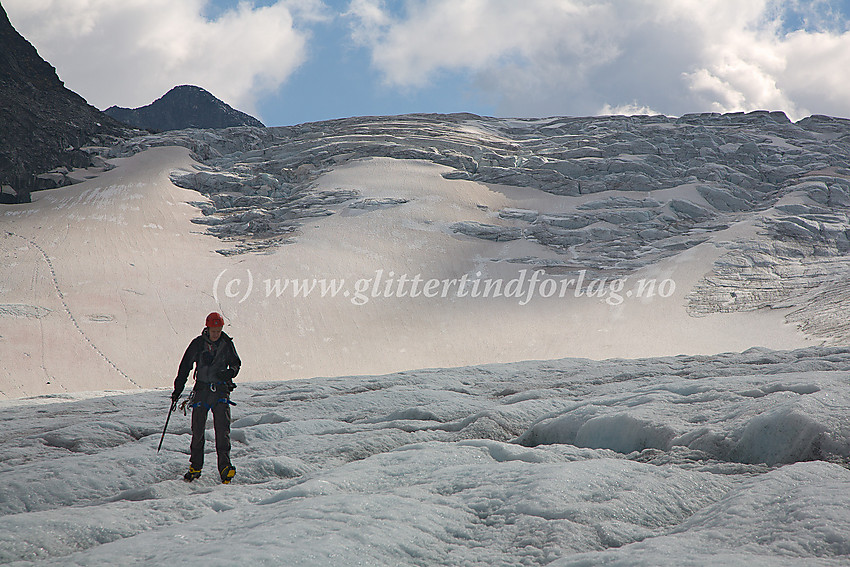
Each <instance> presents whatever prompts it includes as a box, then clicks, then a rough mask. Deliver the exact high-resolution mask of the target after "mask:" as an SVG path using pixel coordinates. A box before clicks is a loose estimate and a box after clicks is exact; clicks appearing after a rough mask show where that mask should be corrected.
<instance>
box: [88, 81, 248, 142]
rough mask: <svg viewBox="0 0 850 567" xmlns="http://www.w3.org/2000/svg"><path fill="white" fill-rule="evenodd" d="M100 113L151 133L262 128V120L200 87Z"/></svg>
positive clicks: (182, 88)
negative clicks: (196, 129)
mask: <svg viewBox="0 0 850 567" xmlns="http://www.w3.org/2000/svg"><path fill="white" fill-rule="evenodd" d="M104 112H106V114H108V115H110V116H111V117H113V118H115V119H116V120H118V121H120V122H123V123H124V124H129V125H130V126H133V127H136V128H143V129H145V130H150V131H153V132H165V131H169V130H183V129H185V128H229V127H231V126H254V127H258V128H262V127H263V123H262V122H260V121H259V120H257V119H256V118H254V117H253V116H251V115H249V114H245V113H244V112H240V111H238V110H236V109H234V108H232V107H230V106H229V105H228V104H226V103H224V102H222V101H221V100H219V99H217V98H216V97H215V96H213V95H212V94H211V93H209V92H208V91H206V90H204V89H202V88H201V87H196V86H192V85H181V86H179V87H174V88H173V89H171V90H170V91H168V92H167V93H165V95H163V96H162V97H161V98H159V99H157V100H155V101H154V102H152V103H151V104H149V105H147V106H142V107H139V108H122V107H120V106H111V107H109V108H107V109H106V110H105V111H104Z"/></svg>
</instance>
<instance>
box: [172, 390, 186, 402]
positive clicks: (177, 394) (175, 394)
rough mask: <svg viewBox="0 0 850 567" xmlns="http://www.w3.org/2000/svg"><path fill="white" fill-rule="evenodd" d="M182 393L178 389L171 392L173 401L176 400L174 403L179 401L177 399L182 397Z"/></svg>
mask: <svg viewBox="0 0 850 567" xmlns="http://www.w3.org/2000/svg"><path fill="white" fill-rule="evenodd" d="M182 393H183V392H178V391H177V390H174V391H173V392H171V401H172V402H174V403H177V400H179V399H180V394H182Z"/></svg>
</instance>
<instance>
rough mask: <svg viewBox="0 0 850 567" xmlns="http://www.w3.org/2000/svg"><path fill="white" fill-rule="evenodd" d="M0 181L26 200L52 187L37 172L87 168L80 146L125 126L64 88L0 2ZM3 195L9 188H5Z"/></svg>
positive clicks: (113, 135)
mask: <svg viewBox="0 0 850 567" xmlns="http://www.w3.org/2000/svg"><path fill="white" fill-rule="evenodd" d="M0 101H2V102H0V185H7V186H9V187H11V188H12V190H14V191H15V192H16V193H17V194H18V195H17V198H16V199H13V200H21V201H27V200H28V199H29V193H30V192H31V191H34V190H37V189H41V188H44V187H51V186H53V185H52V184H51V183H49V182H47V183H46V182H44V181H40V180H39V179H38V178H37V175H39V174H42V173H45V172H47V171H50V170H52V169H54V168H56V167H59V166H64V167H67V168H73V167H87V166H89V165H90V164H91V157H90V156H89V154H87V153H86V152H84V151H81V149H80V148H82V147H84V146H88V145H95V146H98V145H102V146H105V145H111V144H112V143H114V142H115V141H116V140H117V139H118V138H120V137H123V136H125V135H126V130H127V129H126V128H125V127H124V126H122V125H121V124H118V123H117V122H116V121H114V120H113V119H112V118H110V117H109V116H106V115H105V114H103V113H102V112H100V111H99V110H98V109H96V108H94V107H93V106H91V105H89V104H88V103H87V102H86V101H85V100H84V99H83V98H82V97H81V96H79V95H78V94H76V93H74V92H73V91H70V90H68V89H67V88H65V86H64V84H63V83H62V81H61V80H59V77H58V76H57V75H56V70H55V69H54V68H53V67H52V66H51V65H50V64H49V63H47V62H46V61H44V60H43V59H42V58H41V57H40V56H39V55H38V52H37V51H36V50H35V48H34V47H33V46H32V44H30V43H29V42H28V41H27V40H26V39H24V37H23V36H21V35H20V34H19V33H18V32H17V31H15V29H14V27H12V24H11V22H10V21H9V18H8V16H7V15H6V11H5V10H4V9H3V7H2V6H0ZM5 195H6V197H5V199H6V200H9V197H8V196H9V195H12V192H11V191H9V190H7V191H6V192H5Z"/></svg>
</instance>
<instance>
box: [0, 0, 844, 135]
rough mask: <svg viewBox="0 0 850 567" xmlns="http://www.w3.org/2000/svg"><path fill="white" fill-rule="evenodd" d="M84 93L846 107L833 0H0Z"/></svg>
mask: <svg viewBox="0 0 850 567" xmlns="http://www.w3.org/2000/svg"><path fill="white" fill-rule="evenodd" d="M0 3H2V5H3V7H4V8H5V9H6V11H7V12H8V14H9V17H10V19H11V21H12V24H13V25H14V26H15V27H16V28H17V29H18V31H20V32H21V33H22V34H23V35H24V36H25V37H26V38H27V39H29V40H30V41H31V42H32V43H33V44H34V45H35V46H36V47H37V48H38V50H39V52H40V54H41V55H42V57H44V58H45V59H47V60H48V61H50V62H51V63H52V64H53V65H54V66H55V67H56V68H57V70H58V72H59V76H60V77H61V78H62V79H63V80H64V81H65V83H66V85H67V86H68V87H69V88H71V89H73V90H75V91H77V92H78V93H80V94H81V95H83V96H84V97H85V98H86V99H87V100H88V101H89V102H90V103H92V104H94V105H95V106H97V107H99V108H106V107H108V106H111V105H113V104H117V105H120V106H129V107H135V106H141V105H144V104H148V103H150V102H152V101H153V100H154V99H156V98H158V97H159V96H161V95H162V94H164V93H165V92H166V91H167V90H168V89H170V88H171V87H172V86H175V85H178V84H195V85H199V86H202V87H204V88H206V89H207V90H209V91H211V92H212V93H213V94H215V95H216V96H218V97H219V98H222V99H223V100H225V101H226V102H228V103H229V104H231V105H233V106H235V107H236V108H239V109H241V110H245V111H247V112H250V113H252V114H254V115H255V116H257V117H259V118H260V119H261V120H263V121H264V122H265V123H266V124H267V125H285V124H296V123H301V122H307V121H314V120H323V119H329V118H339V117H345V116H355V115H373V114H401V113H407V112H474V113H477V114H485V115H494V116H521V117H529V116H552V115H567V116H584V115H595V114H610V113H626V114H635V113H655V112H658V113H662V114H667V115H672V116H678V115H681V114H684V113H688V112H707V111H714V112H727V111H740V110H744V111H749V110H756V109H769V110H784V111H785V112H786V113H787V114H788V115H789V116H790V117H791V118H793V119H799V118H803V117H805V116H808V115H810V114H829V115H833V116H844V117H850V96H848V93H850V72H848V71H847V70H848V69H850V0H808V1H806V0H607V1H591V0H278V1H274V0H255V1H241V2H240V1H238V0H120V1H119V0H0Z"/></svg>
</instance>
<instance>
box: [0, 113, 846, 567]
mask: <svg viewBox="0 0 850 567" xmlns="http://www.w3.org/2000/svg"><path fill="white" fill-rule="evenodd" d="M847 133H848V123H847V121H845V120H840V119H832V118H826V117H813V118H810V119H807V120H804V121H801V122H799V123H796V124H792V123H790V122H788V121H787V120H786V119H784V117H783V116H781V115H778V114H775V113H754V114H747V115H723V116H719V115H700V116H688V117H682V118H679V119H671V118H664V117H632V118H623V117H609V118H595V119H591V118H587V119H569V118H552V119H545V120H504V119H489V118H482V117H477V116H470V115H459V116H406V117H383V118H381V117H377V118H359V119H349V120H343V121H334V122H328V123H319V124H307V125H302V126H298V127H291V128H269V129H257V128H233V129H226V130H185V131H178V132H170V133H166V134H158V135H151V136H144V137H139V138H135V139H133V140H130V141H129V142H127V143H125V144H122V145H120V146H116V147H113V148H111V149H109V150H108V153H107V152H104V158H106V159H108V160H109V166H110V167H112V169H109V170H107V171H102V170H100V171H97V172H93V171H89V172H86V171H80V172H76V174H77V175H78V177H81V178H85V177H87V176H91V177H92V178H91V179H88V180H87V181H85V182H83V183H80V184H78V185H74V186H70V187H63V188H60V189H54V190H50V191H42V192H38V193H37V194H35V199H34V202H33V203H29V204H19V205H11V206H7V207H4V208H3V209H2V210H0V222H2V223H3V231H2V233H0V256H2V258H3V260H2V262H0V324H2V327H0V359H2V360H3V361H4V364H3V365H2V366H0V372H2V374H0V384H2V388H0V390H2V393H3V395H4V396H5V397H6V398H7V400H6V401H4V402H2V403H0V405H2V411H3V413H4V416H5V420H4V425H5V427H4V431H3V433H2V446H3V447H4V451H3V454H2V456H0V472H2V474H3V475H4V478H5V482H4V483H2V484H0V526H2V527H3V528H4V529H2V530H0V534H2V535H0V561H2V562H5V563H12V564H21V565H25V564H45V565H59V564H61V565H103V564H110V565H115V564H118V565H120V564H128V565H129V564H140V563H142V564H145V563H146V564H169V563H173V562H179V561H182V560H184V558H185V557H186V554H187V553H194V554H197V553H201V554H202V555H203V557H204V559H205V560H208V561H210V562H213V563H234V562H239V563H242V562H255V563H267V564H286V565H289V564H293V565H351V564H358V563H360V564H369V565H556V566H567V565H570V566H573V565H576V566H577V565H653V566H654V565H677V566H678V565H712V564H717V565H720V564H724V565H727V564H733V565H734V564H745V563H746V564H753V565H771V566H773V565H802V564H805V565H842V564H846V563H847V561H848V556H850V541H848V536H847V534H848V533H850V514H848V513H847V511H846V510H847V509H848V504H850V502H848V497H847V496H846V493H847V490H846V487H847V485H848V483H850V472H848V468H847V465H848V462H850V423H848V418H847V411H846V408H847V407H848V403H850V399H848V394H847V373H848V370H850V351H848V349H847V330H848V327H847V324H846V316H845V315H846V312H847V300H846V294H847V290H846V286H845V285H843V282H844V281H845V277H846V273H847V262H846V254H847V251H848V243H847V236H848V220H847V210H848V209H847V207H848V206H850V197H848V190H849V189H850V182H849V181H848V179H850V177H849V175H850V171H848V145H847V142H848V137H847ZM106 169H108V168H106ZM211 310H220V311H222V312H223V313H224V314H225V316H226V318H227V320H228V326H227V329H226V330H227V332H228V333H229V334H230V335H232V336H233V337H234V338H235V341H236V345H237V348H238V349H239V352H240V354H241V356H242V358H243V361H244V366H243V369H242V372H241V373H240V375H239V377H238V381H239V382H240V386H239V388H238V389H237V390H236V391H235V392H234V399H235V401H236V402H237V404H238V405H237V406H236V407H235V408H234V409H233V416H234V422H233V440H234V442H235V444H234V451H233V458H234V462H235V464H236V466H237V468H238V474H237V477H236V480H235V481H234V484H232V485H229V486H222V485H219V484H217V482H215V475H212V474H209V473H208V472H206V471H205V473H204V476H202V477H201V479H200V481H199V482H196V483H193V484H192V485H187V484H185V483H183V482H182V481H181V480H175V479H179V477H180V475H181V473H182V472H183V471H184V469H185V466H186V461H187V458H186V452H187V450H188V441H189V440H188V420H187V419H186V418H184V417H183V416H182V415H176V416H174V417H173V418H172V421H171V425H170V430H169V432H170V434H169V435H166V439H165V450H164V451H163V452H162V453H160V454H157V453H156V449H155V445H156V444H157V443H158V440H159V434H160V432H161V427H162V423H163V421H164V417H165V413H166V411H167V408H168V404H169V398H168V394H169V392H170V383H171V380H172V377H173V375H174V372H175V371H176V365H177V362H178V360H179V357H180V355H181V354H182V352H183V349H184V348H185V346H186V345H187V344H188V341H189V340H190V339H191V338H193V337H194V336H195V335H196V334H197V333H198V331H199V330H200V327H201V326H202V321H203V317H204V316H205V314H206V313H207V312H208V311H211ZM750 347H758V348H750ZM764 347H768V348H764ZM771 349H780V350H771ZM728 351H734V352H732V353H728ZM724 352H727V354H718V353H724ZM673 355H679V356H673ZM562 357H583V358H562ZM608 357H616V358H612V359H610V360H601V361H594V360H591V359H604V358H608ZM643 357H656V358H643ZM531 359H538V360H544V359H559V360H549V361H545V362H518V361H523V360H525V361H528V360H531ZM492 363H509V364H501V365H499V364H492ZM481 364H487V365H486V366H480V365H481ZM450 366H453V367H455V368H447V367H450ZM422 368H433V369H432V370H421V369H422ZM390 372H395V373H390ZM383 373H390V374H383ZM322 375H325V376H338V377H335V378H311V377H315V376H322ZM355 375H360V376H355ZM292 378H310V379H308V380H295V381H291V380H290V379H292ZM151 388H154V390H153V391H139V390H147V389H151ZM83 390H86V391H90V392H89V393H79V392H81V391H83ZM104 390H124V391H125V392H123V393H121V394H120V395H114V396H106V395H105V394H108V393H109V392H104ZM127 390H130V391H127ZM133 390H135V392H134V391H133ZM33 395H39V397H36V398H26V399H16V398H22V397H25V396H33ZM210 433H211V432H210ZM210 445H212V444H210ZM210 449H212V447H210ZM199 549H200V551H199Z"/></svg>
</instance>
